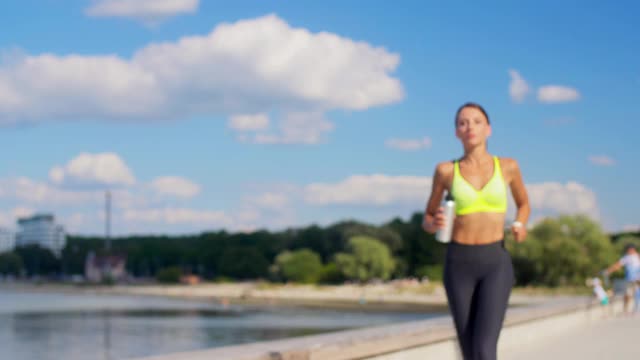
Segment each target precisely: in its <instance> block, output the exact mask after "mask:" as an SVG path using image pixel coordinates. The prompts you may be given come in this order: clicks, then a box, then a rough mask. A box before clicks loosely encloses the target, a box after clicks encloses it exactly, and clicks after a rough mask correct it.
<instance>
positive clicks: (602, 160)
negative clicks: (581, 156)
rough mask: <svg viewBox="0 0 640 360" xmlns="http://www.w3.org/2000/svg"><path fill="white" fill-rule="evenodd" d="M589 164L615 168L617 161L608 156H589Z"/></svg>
mask: <svg viewBox="0 0 640 360" xmlns="http://www.w3.org/2000/svg"><path fill="white" fill-rule="evenodd" d="M589 162H591V163H592V164H594V165H599V166H613V165H615V164H616V161H615V160H614V159H613V158H611V157H609V156H606V155H593V156H589Z"/></svg>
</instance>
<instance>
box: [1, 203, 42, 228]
mask: <svg viewBox="0 0 640 360" xmlns="http://www.w3.org/2000/svg"><path fill="white" fill-rule="evenodd" d="M34 213H35V210H33V209H31V208H28V207H22V206H19V207H15V208H13V209H11V210H9V211H0V226H2V227H5V228H14V227H15V226H16V221H17V220H18V218H22V217H26V216H31V215H33V214H34Z"/></svg>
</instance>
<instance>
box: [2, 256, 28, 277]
mask: <svg viewBox="0 0 640 360" xmlns="http://www.w3.org/2000/svg"><path fill="white" fill-rule="evenodd" d="M23 267H24V265H23V264H22V258H21V257H20V255H18V254H16V253H14V252H5V253H2V254H0V274H2V275H14V276H19V275H20V274H21V273H22V268H23Z"/></svg>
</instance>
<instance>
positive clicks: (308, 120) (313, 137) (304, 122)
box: [238, 112, 334, 145]
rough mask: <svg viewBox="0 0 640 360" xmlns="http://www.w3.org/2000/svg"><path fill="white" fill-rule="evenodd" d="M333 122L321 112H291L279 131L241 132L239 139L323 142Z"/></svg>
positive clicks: (281, 121) (262, 142) (311, 143)
mask: <svg viewBox="0 0 640 360" xmlns="http://www.w3.org/2000/svg"><path fill="white" fill-rule="evenodd" d="M333 128H334V125H333V123H332V122H330V121H328V120H327V119H325V117H324V115H323V114H322V113H320V112H289V113H286V114H285V115H284V117H283V118H281V119H280V121H279V124H278V129H277V131H275V132H274V131H259V132H257V133H254V134H246V133H241V134H240V135H239V136H238V140H239V141H241V142H246V143H253V144H268V145H271V144H304V145H315V144H319V143H321V142H323V141H324V140H325V137H324V136H323V135H324V134H325V133H327V132H329V131H331V130H333Z"/></svg>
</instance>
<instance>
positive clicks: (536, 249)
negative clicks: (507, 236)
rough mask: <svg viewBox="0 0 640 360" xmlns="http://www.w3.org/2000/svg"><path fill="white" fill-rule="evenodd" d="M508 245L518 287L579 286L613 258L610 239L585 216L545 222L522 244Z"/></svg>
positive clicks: (511, 242) (564, 216) (531, 232)
mask: <svg viewBox="0 0 640 360" xmlns="http://www.w3.org/2000/svg"><path fill="white" fill-rule="evenodd" d="M507 244H508V248H509V250H510V251H511V253H512V258H513V263H514V268H515V271H516V279H517V281H518V283H519V284H520V285H527V284H542V285H549V286H561V285H570V284H573V285H580V284H583V283H584V279H585V278H587V277H591V276H594V275H596V274H598V273H599V272H600V271H601V270H602V269H604V268H605V267H606V266H607V265H608V264H610V263H611V262H612V261H614V260H615V258H616V254H615V249H614V247H613V245H612V244H611V242H610V240H609V237H608V236H607V235H606V234H605V233H604V232H603V231H602V229H601V227H600V225H599V224H598V223H596V222H594V221H593V220H591V219H590V218H588V217H587V216H584V215H573V216H569V215H563V216H560V217H558V218H555V219H551V218H549V219H545V220H543V221H542V222H540V223H539V224H537V225H536V226H535V227H534V228H533V229H532V230H531V231H530V232H529V237H528V239H527V240H526V241H525V242H523V243H520V244H515V243H514V241H508V242H507Z"/></svg>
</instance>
